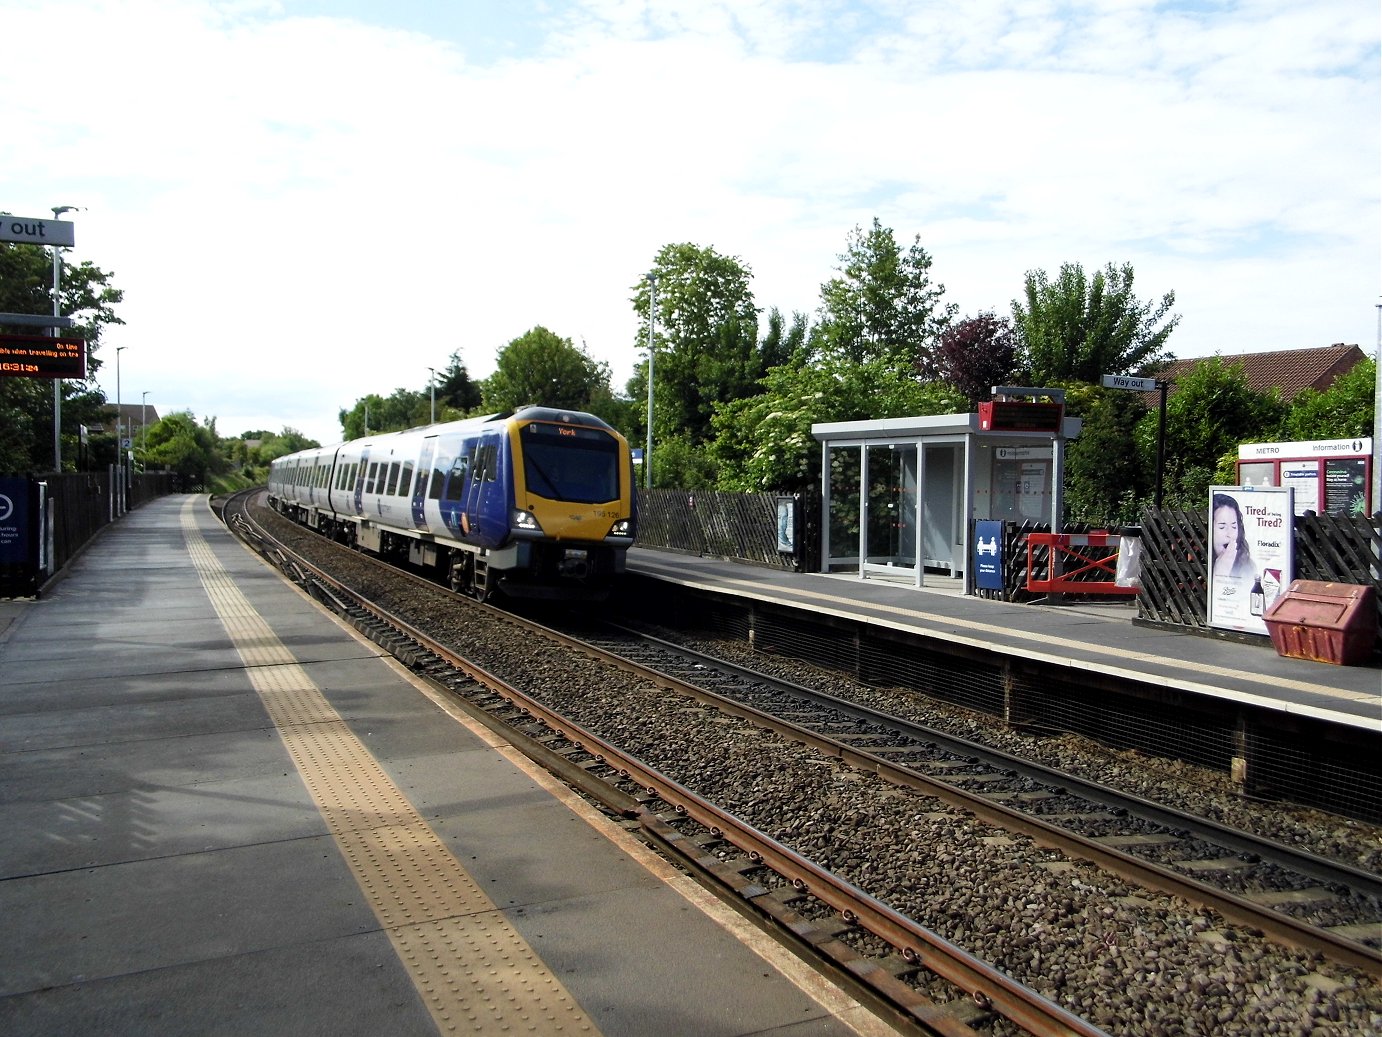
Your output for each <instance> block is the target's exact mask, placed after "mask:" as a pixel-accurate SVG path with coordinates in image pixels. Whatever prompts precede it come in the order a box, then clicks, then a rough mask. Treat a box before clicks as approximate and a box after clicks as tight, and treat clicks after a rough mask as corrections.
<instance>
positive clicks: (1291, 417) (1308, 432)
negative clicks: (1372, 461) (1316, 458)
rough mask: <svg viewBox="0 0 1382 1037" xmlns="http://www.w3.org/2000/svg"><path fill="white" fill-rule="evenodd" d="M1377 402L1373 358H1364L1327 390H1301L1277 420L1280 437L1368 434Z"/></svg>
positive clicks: (1342, 437) (1315, 437)
mask: <svg viewBox="0 0 1382 1037" xmlns="http://www.w3.org/2000/svg"><path fill="white" fill-rule="evenodd" d="M1376 405H1377V361H1376V360H1374V359H1373V358H1372V357H1368V358H1367V359H1365V360H1364V361H1363V362H1362V363H1360V364H1358V365H1357V366H1355V367H1354V368H1353V370H1352V371H1349V372H1347V373H1345V374H1342V375H1340V376H1339V377H1338V378H1336V379H1335V380H1334V384H1333V385H1331V386H1330V387H1329V388H1328V389H1323V390H1317V389H1305V390H1302V391H1301V392H1300V393H1299V394H1297V396H1296V398H1295V399H1293V400H1292V401H1291V406H1290V409H1289V410H1288V411H1287V412H1286V418H1285V420H1284V421H1283V422H1282V423H1281V438H1282V439H1283V440H1311V439H1352V438H1353V437H1355V436H1370V435H1372V429H1373V420H1374V417H1373V416H1374V413H1375V408H1376Z"/></svg>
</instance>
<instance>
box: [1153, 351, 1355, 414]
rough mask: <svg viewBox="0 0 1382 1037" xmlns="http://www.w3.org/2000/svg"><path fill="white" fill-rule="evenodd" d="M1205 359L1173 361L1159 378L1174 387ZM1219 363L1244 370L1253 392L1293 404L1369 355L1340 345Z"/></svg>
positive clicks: (1243, 355) (1251, 355) (1245, 356)
mask: <svg viewBox="0 0 1382 1037" xmlns="http://www.w3.org/2000/svg"><path fill="white" fill-rule="evenodd" d="M1206 359H1211V358H1208V357H1201V358H1198V359H1193V360H1173V361H1172V362H1171V363H1170V364H1168V365H1167V366H1166V367H1165V368H1164V369H1163V370H1161V371H1160V372H1158V374H1157V377H1158V378H1164V379H1166V380H1167V381H1170V382H1172V383H1174V382H1175V381H1176V379H1177V378H1179V377H1180V376H1181V375H1183V374H1185V373H1186V372H1188V371H1190V370H1192V369H1193V368H1194V367H1195V365H1196V364H1200V363H1203V362H1204V361H1205V360H1206ZM1218 359H1220V360H1222V361H1223V362H1224V363H1226V364H1230V365H1232V366H1235V367H1240V366H1241V367H1242V368H1243V375H1244V377H1245V378H1246V379H1247V382H1248V386H1249V387H1250V388H1252V389H1253V390H1254V391H1256V392H1267V391H1268V390H1269V389H1274V388H1275V389H1280V390H1281V398H1282V400H1283V401H1284V402H1286V403H1290V402H1291V400H1293V399H1295V397H1296V396H1297V394H1299V393H1300V391H1301V390H1302V389H1317V390H1323V389H1327V388H1329V386H1330V385H1332V384H1333V382H1334V379H1336V378H1338V377H1339V376H1340V375H1342V374H1347V373H1348V372H1349V371H1351V370H1352V369H1353V367H1354V365H1356V364H1358V363H1359V362H1360V361H1362V360H1364V359H1366V355H1365V354H1364V353H1363V351H1362V350H1361V349H1359V348H1358V347H1357V346H1349V345H1345V344H1344V343H1342V342H1337V343H1335V344H1334V345H1332V346H1319V347H1316V348H1314V349H1281V350H1277V351H1275V352H1271V353H1238V354H1233V355H1230V356H1222V355H1221V356H1219V357H1218ZM1173 387H1174V386H1173Z"/></svg>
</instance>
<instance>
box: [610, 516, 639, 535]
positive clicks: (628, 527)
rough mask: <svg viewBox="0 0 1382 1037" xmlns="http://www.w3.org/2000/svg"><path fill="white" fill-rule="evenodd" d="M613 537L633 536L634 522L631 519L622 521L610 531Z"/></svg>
mask: <svg viewBox="0 0 1382 1037" xmlns="http://www.w3.org/2000/svg"><path fill="white" fill-rule="evenodd" d="M609 535H610V536H612V537H626V536H632V535H633V522H632V521H631V520H629V519H620V520H619V521H618V522H616V523H615V524H614V525H612V526H611V527H610V529H609Z"/></svg>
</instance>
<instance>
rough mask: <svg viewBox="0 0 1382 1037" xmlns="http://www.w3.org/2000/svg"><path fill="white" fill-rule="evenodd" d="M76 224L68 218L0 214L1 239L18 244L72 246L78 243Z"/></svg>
mask: <svg viewBox="0 0 1382 1037" xmlns="http://www.w3.org/2000/svg"><path fill="white" fill-rule="evenodd" d="M73 227H74V225H73V224H72V223H70V222H69V221H67V220H54V219H43V218H41V217H35V216H11V215H9V214H8V213H3V214H0V241H12V242H14V243H15V244H16V245H53V246H56V247H59V248H71V247H72V246H73V245H75V244H76V242H77V239H76V231H75V230H74V229H73Z"/></svg>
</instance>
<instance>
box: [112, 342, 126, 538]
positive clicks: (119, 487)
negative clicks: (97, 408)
mask: <svg viewBox="0 0 1382 1037" xmlns="http://www.w3.org/2000/svg"><path fill="white" fill-rule="evenodd" d="M127 348H128V347H126V346H116V347H115V485H116V490H115V499H116V506H115V510H116V513H117V514H119V515H123V514H124V513H125V437H124V436H123V435H121V428H120V424H121V419H122V418H123V416H124V413H125V412H124V411H123V410H121V409H120V408H121V404H122V402H123V400H122V398H121V396H120V354H121V353H123V352H124V351H125V350H126V349H127Z"/></svg>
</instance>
